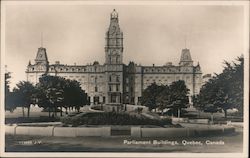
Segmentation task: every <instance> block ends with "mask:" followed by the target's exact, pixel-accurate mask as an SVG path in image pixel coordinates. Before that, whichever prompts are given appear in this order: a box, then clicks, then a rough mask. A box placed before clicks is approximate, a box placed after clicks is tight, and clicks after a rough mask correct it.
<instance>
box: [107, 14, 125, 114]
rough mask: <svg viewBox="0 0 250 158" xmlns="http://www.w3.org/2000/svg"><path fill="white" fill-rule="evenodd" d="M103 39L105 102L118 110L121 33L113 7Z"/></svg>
mask: <svg viewBox="0 0 250 158" xmlns="http://www.w3.org/2000/svg"><path fill="white" fill-rule="evenodd" d="M105 40H106V44H105V69H106V70H105V74H106V81H107V82H106V87H107V88H106V89H107V93H106V96H105V97H106V98H107V99H106V104H109V105H112V106H113V108H114V109H116V110H119V108H120V107H121V105H122V100H123V99H122V98H123V61H122V57H123V33H122V31H121V29H120V27H119V20H118V13H117V12H116V10H115V9H114V10H113V11H112V12H111V14H110V24H109V28H108V31H107V32H106V34H105Z"/></svg>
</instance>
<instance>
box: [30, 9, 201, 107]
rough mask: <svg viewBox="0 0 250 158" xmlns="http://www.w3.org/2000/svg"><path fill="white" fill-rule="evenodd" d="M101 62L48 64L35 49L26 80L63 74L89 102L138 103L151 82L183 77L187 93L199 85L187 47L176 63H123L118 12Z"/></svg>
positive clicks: (113, 16) (44, 55) (194, 91)
mask: <svg viewBox="0 0 250 158" xmlns="http://www.w3.org/2000/svg"><path fill="white" fill-rule="evenodd" d="M105 39H106V44H105V63H104V64H103V65H100V64H99V63H98V62H97V61H95V62H93V64H91V65H64V64H60V63H59V62H58V61H57V62H56V63H55V64H49V61H48V57H47V52H46V49H45V48H43V47H40V48H38V52H37V55H36V59H35V64H31V63H30V62H29V64H28V66H27V70H26V74H27V81H30V82H31V83H34V84H36V83H37V82H39V77H41V76H42V75H43V74H48V75H54V76H60V77H64V78H66V79H72V80H76V81H78V82H80V84H81V87H82V89H83V90H85V92H86V93H87V94H88V96H89V101H90V103H91V104H100V103H102V104H107V105H119V104H122V103H125V104H135V105H140V101H141V96H142V91H143V90H144V89H146V88H147V87H148V86H149V85H151V84H152V83H154V82H155V83H156V84H158V85H161V84H163V85H166V84H168V85H169V84H171V83H172V82H174V81H178V80H184V81H185V83H186V86H187V88H188V89H189V90H190V91H189V95H190V96H192V95H195V94H198V93H199V91H200V88H201V86H202V84H203V78H202V72H201V68H200V65H199V64H197V65H196V66H194V65H193V60H192V58H191V54H190V51H189V49H187V48H185V49H183V50H182V52H181V58H180V62H179V65H177V66H175V65H172V63H171V62H168V63H167V64H166V65H163V66H155V65H152V66H141V65H137V64H136V63H134V62H130V63H129V64H128V65H126V64H124V63H123V50H124V49H123V32H122V31H121V29H120V27H119V20H118V13H117V12H116V11H115V10H114V11H113V12H112V13H111V15H110V25H109V29H108V31H107V32H106V34H105Z"/></svg>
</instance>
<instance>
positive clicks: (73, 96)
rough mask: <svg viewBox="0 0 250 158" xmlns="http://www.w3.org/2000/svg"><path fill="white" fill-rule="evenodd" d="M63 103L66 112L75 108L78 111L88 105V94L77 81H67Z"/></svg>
mask: <svg viewBox="0 0 250 158" xmlns="http://www.w3.org/2000/svg"><path fill="white" fill-rule="evenodd" d="M63 98H64V100H63V103H64V108H66V110H67V109H68V108H72V107H75V108H76V109H77V110H78V111H79V110H80V107H81V106H83V105H86V104H87V98H88V96H87V94H86V93H85V91H84V90H82V89H81V86H80V83H79V82H77V81H75V80H66V86H65V87H64V89H63Z"/></svg>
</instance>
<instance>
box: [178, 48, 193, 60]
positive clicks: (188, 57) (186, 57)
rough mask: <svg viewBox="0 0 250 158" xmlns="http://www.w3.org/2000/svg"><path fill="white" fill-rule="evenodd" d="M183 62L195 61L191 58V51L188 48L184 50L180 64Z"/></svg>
mask: <svg viewBox="0 0 250 158" xmlns="http://www.w3.org/2000/svg"><path fill="white" fill-rule="evenodd" d="M182 61H193V60H192V58H191V54H190V51H189V49H187V48H185V49H182V52H181V60H180V62H182Z"/></svg>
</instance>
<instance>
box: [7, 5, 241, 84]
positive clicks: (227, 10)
mask: <svg viewBox="0 0 250 158" xmlns="http://www.w3.org/2000/svg"><path fill="white" fill-rule="evenodd" d="M114 8H115V9H116V10H117V12H118V14H119V24H120V28H121V29H122V31H123V34H124V52H123V62H124V63H125V64H127V63H128V62H129V61H134V62H136V63H137V64H141V65H152V64H155V65H164V64H165V63H167V62H172V63H173V64H174V65H178V62H179V60H180V56H181V50H182V49H183V48H185V47H186V48H188V49H190V52H191V56H192V59H193V61H194V64H195V65H196V64H197V62H199V64H200V66H201V70H202V72H203V74H207V73H211V74H213V73H220V72H221V71H222V69H223V64H222V63H223V61H224V60H227V61H232V60H234V59H235V58H236V57H237V56H240V55H241V54H243V53H244V52H243V51H244V45H243V44H244V18H243V17H244V16H243V15H244V12H243V7H242V6H235V5H234V6H230V5H227V6H222V5H220V6H217V5H210V6H203V5H184V6H183V5H9V6H6V12H5V16H6V17H5V18H6V21H5V50H6V51H5V65H7V71H9V72H11V76H12V78H11V87H13V86H14V85H15V84H16V83H17V82H19V81H21V80H26V75H25V70H26V67H27V65H28V62H29V60H30V61H31V63H32V64H33V63H34V59H35V56H36V53H37V50H38V48H39V47H41V46H43V47H45V48H46V49H47V55H48V59H49V62H50V63H52V64H53V63H55V61H60V63H62V64H68V65H73V64H74V63H76V64H77V65H86V64H88V63H93V62H94V61H99V62H100V63H101V64H103V63H104V55H105V53H104V45H105V32H106V31H107V29H108V26H109V22H110V13H111V12H112V10H113V9H114ZM41 33H42V38H41ZM41 39H42V40H41ZM41 41H43V42H41ZM185 41H186V42H185Z"/></svg>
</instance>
